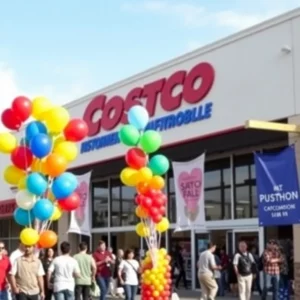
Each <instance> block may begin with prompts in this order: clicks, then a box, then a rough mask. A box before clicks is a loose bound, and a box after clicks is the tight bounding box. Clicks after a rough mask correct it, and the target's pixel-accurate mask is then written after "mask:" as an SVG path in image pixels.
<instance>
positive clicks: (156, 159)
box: [149, 154, 170, 175]
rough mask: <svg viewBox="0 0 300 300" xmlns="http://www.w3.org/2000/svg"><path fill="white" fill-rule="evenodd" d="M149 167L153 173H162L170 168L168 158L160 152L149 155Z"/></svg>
mask: <svg viewBox="0 0 300 300" xmlns="http://www.w3.org/2000/svg"><path fill="white" fill-rule="evenodd" d="M149 168H150V169H151V170H152V172H153V174H154V175H164V174H165V173H167V172H168V170H169V168H170V163H169V160H168V159H167V158H166V157H165V156H164V155H162V154H157V155H154V156H153V157H151V159H150V161H149Z"/></svg>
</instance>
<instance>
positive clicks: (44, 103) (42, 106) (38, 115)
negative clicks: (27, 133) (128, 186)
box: [32, 97, 53, 120]
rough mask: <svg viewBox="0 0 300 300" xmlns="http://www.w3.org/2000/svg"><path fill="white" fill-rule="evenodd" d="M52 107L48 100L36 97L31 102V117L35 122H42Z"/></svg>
mask: <svg viewBox="0 0 300 300" xmlns="http://www.w3.org/2000/svg"><path fill="white" fill-rule="evenodd" d="M52 107H53V105H52V103H51V102H50V100H49V99H47V98H45V97H36V98H34V99H33V100H32V116H33V117H34V118H35V119H36V120H43V119H44V117H45V116H46V112H48V111H49V110H50V109H51V108H52Z"/></svg>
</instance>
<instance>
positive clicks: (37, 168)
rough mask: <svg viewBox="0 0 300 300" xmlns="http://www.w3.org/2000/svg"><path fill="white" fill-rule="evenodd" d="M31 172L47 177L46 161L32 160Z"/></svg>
mask: <svg viewBox="0 0 300 300" xmlns="http://www.w3.org/2000/svg"><path fill="white" fill-rule="evenodd" d="M31 171H32V172H38V173H41V174H44V175H47V174H48V172H47V166H46V161H45V160H41V159H38V158H34V159H33V162H32V164H31Z"/></svg>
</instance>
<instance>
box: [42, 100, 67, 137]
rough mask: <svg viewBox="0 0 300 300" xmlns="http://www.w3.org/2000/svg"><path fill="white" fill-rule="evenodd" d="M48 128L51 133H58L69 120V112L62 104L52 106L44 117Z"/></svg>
mask: <svg viewBox="0 0 300 300" xmlns="http://www.w3.org/2000/svg"><path fill="white" fill-rule="evenodd" d="M44 121H45V122H46V126H47V127H48V130H49V131H50V132H52V133H60V132H62V131H63V130H64V129H65V127H66V126H67V125H68V123H69V121H70V114H69V112H68V111H67V110H66V109H65V108H64V107H62V106H59V107H54V108H52V109H51V110H49V111H48V112H47V114H46V115H45V117H44Z"/></svg>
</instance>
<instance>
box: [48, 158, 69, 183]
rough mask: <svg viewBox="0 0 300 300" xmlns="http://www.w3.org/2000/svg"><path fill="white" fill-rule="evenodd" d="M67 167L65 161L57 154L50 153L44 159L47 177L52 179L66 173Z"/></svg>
mask: <svg viewBox="0 0 300 300" xmlns="http://www.w3.org/2000/svg"><path fill="white" fill-rule="evenodd" d="M67 167H68V163H67V160H66V159H65V158H64V157H63V156H61V155H59V154H56V153H52V154H50V155H49V156H48V157H47V159H46V169H47V172H48V175H50V176H52V177H57V176H59V175H60V174H62V173H63V172H65V171H66V169H67Z"/></svg>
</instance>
